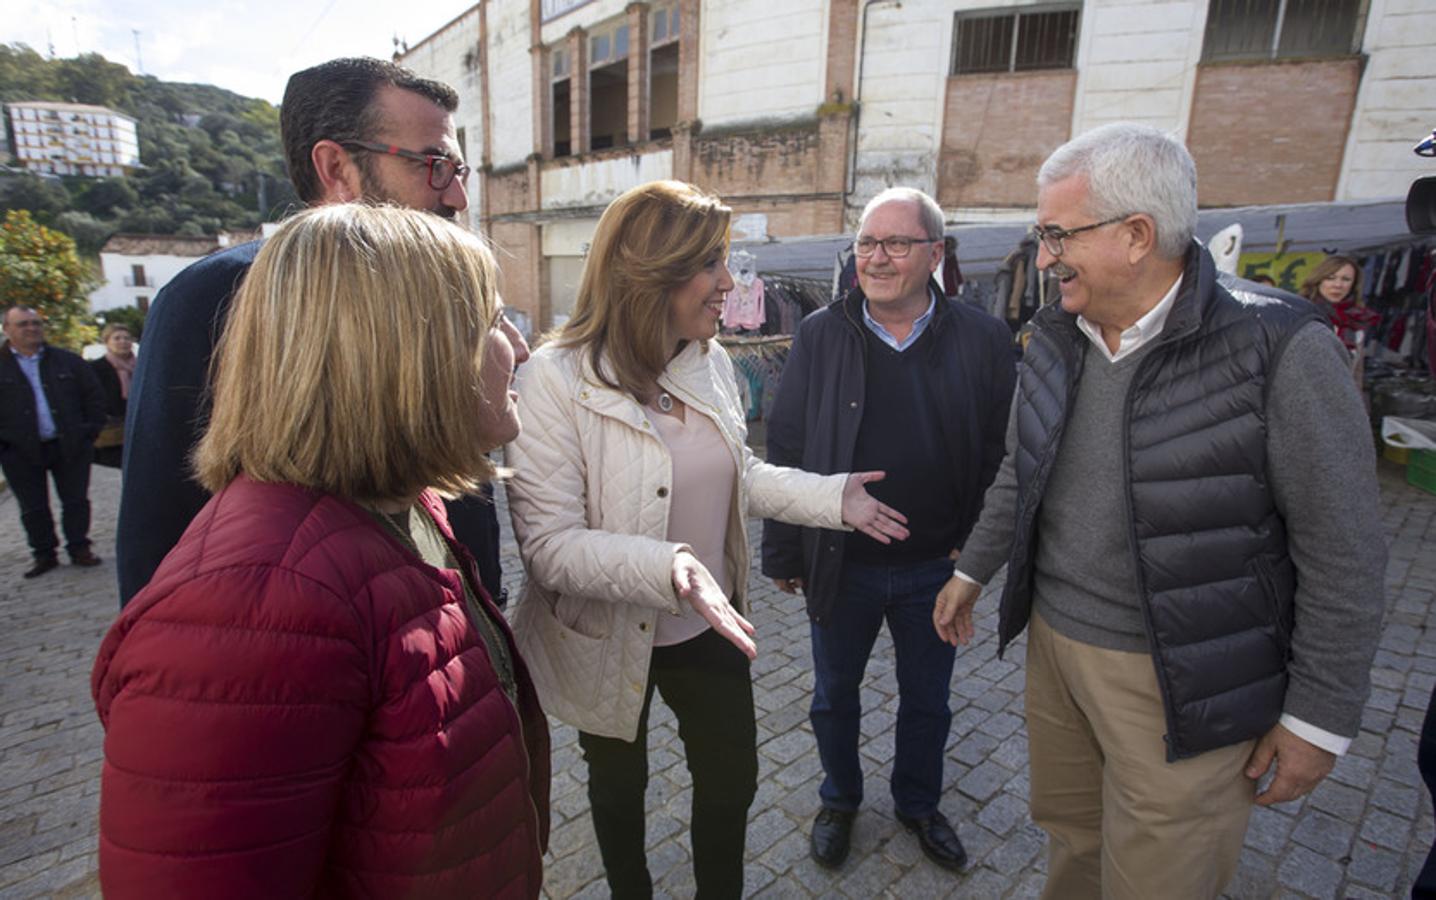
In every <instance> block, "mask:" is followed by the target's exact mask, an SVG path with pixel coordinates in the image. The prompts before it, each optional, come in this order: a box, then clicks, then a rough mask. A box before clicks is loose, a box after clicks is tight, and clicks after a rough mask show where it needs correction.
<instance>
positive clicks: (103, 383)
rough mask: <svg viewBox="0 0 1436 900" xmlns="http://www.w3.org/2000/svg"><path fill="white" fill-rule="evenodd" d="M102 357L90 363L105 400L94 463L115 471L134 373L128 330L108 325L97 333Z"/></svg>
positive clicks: (123, 437)
mask: <svg viewBox="0 0 1436 900" xmlns="http://www.w3.org/2000/svg"><path fill="white" fill-rule="evenodd" d="M100 340H101V341H103V342H104V345H105V355H104V356H102V357H100V358H99V359H93V360H90V368H92V369H94V370H95V377H96V378H98V379H99V381H100V390H101V391H102V392H103V394H104V399H105V427H104V428H103V429H102V430H101V431H100V436H99V437H97V438H95V462H97V463H99V464H100V465H102V466H110V467H112V468H115V469H118V468H119V467H120V461H121V457H122V456H123V453H124V449H125V407H126V405H127V404H128V402H129V399H130V378H131V377H132V376H133V375H134V374H135V336H134V335H133V334H131V333H130V327H129V326H128V325H124V324H122V323H120V322H111V323H110V324H108V325H106V326H105V328H104V330H103V331H101V332H100Z"/></svg>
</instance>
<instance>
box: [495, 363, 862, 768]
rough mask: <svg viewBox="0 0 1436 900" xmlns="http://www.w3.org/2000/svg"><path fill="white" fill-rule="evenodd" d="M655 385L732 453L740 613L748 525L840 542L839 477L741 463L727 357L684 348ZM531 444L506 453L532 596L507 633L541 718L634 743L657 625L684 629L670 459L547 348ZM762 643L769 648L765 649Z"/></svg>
mask: <svg viewBox="0 0 1436 900" xmlns="http://www.w3.org/2000/svg"><path fill="white" fill-rule="evenodd" d="M659 383H660V384H661V385H662V386H663V388H664V389H665V390H667V391H668V392H669V393H671V394H673V395H674V396H675V397H678V398H681V399H682V400H683V402H684V403H686V404H688V407H689V411H690V412H697V413H699V414H701V415H705V416H708V417H709V418H710V419H712V420H713V422H714V423H715V424H716V425H717V426H718V430H719V431H720V432H721V433H722V435H723V437H724V438H725V439H726V441H727V443H728V446H729V449H730V450H731V451H732V453H733V462H734V465H735V466H736V467H737V471H738V473H739V476H740V477H739V478H737V479H735V493H736V495H735V496H734V498H733V503H732V504H731V506H730V513H729V516H728V532H727V564H728V567H729V571H730V573H731V574H732V576H733V584H734V585H735V588H734V602H735V605H736V606H737V608H738V609H739V610H742V611H745V612H746V610H747V577H748V552H749V551H748V538H747V529H746V527H745V525H744V513H745V512H746V513H747V514H749V515H753V516H758V517H762V518H773V519H779V520H782V521H785V522H792V523H795V524H802V525H811V526H815V527H819V528H843V527H845V526H844V525H843V524H842V491H843V483H844V476H843V475H826V476H823V475H813V474H810V473H807V472H802V471H799V470H797V469H785V468H781V467H778V466H770V465H768V464H767V463H765V462H762V461H760V460H759V459H757V458H756V457H754V456H753V454H752V453H751V452H750V451H749V450H748V447H747V444H746V443H745V440H746V438H747V427H746V425H745V424H744V421H743V414H742V410H741V406H740V402H739V396H738V384H737V381H736V380H735V377H734V373H733V363H732V362H731V361H730V360H729V359H728V353H727V351H725V350H724V349H723V348H722V347H721V346H720V345H719V344H718V343H717V342H716V341H710V342H708V349H707V351H706V352H705V351H704V350H703V348H702V347H701V346H700V345H699V344H698V343H696V342H690V343H689V344H688V346H687V347H685V348H684V350H683V351H682V352H681V353H679V354H678V356H676V357H675V358H674V359H673V361H672V362H671V363H669V366H668V369H667V370H666V371H665V372H664V374H663V376H662V377H661V378H660V379H659ZM518 392H519V397H520V400H519V410H520V413H521V415H522V416H523V432H522V433H521V434H520V435H519V437H518V439H517V440H515V441H514V442H513V443H511V444H509V446H508V448H507V450H506V459H507V463H508V465H509V466H510V467H511V468H512V469H513V470H514V476H513V478H512V480H511V481H509V482H508V485H507V491H508V498H509V512H510V514H511V515H512V516H513V522H514V535H515V536H516V537H517V538H518V543H519V552H520V553H521V555H522V556H523V563H524V570H525V572H526V573H527V581H526V583H525V584H524V588H523V592H522V593H521V595H520V597H519V602H518V605H517V608H516V609H515V610H514V613H513V617H514V623H513V625H514V631H515V633H516V635H517V638H518V644H519V649H520V652H522V654H523V657H524V660H525V662H526V663H527V664H528V667H529V671H530V672H531V673H532V675H533V679H534V682H535V683H536V684H537V685H538V689H539V695H540V697H541V699H542V701H543V705H544V709H545V710H546V711H548V712H549V713H551V714H552V715H554V716H556V717H558V718H559V719H561V720H563V721H565V722H567V723H569V724H571V725H573V726H575V727H577V728H579V729H582V730H583V731H587V732H590V733H592V734H599V735H605V736H608V737H616V738H622V739H623V740H629V741H631V740H633V739H634V738H635V737H636V736H637V733H638V717H639V712H640V711H641V709H642V706H643V695H644V691H645V690H646V688H647V680H648V661H649V655H650V654H651V652H652V649H653V633H654V625H655V623H656V622H657V620H658V616H659V615H661V614H664V613H668V614H677V613H678V611H679V606H678V599H677V597H676V596H675V594H674V592H673V583H672V570H673V555H674V553H676V552H677V551H678V550H679V549H686V545H684V544H676V543H673V542H671V541H668V540H667V539H666V537H665V535H666V534H667V533H668V504H669V500H668V495H669V484H670V479H671V477H672V465H671V461H670V459H669V455H668V447H667V445H666V444H664V443H663V439H662V438H661V437H659V435H658V434H657V433H656V431H655V430H654V428H653V426H652V425H651V424H650V423H649V421H648V417H647V416H646V415H645V414H644V412H643V409H642V407H640V406H639V405H638V403H637V402H636V401H635V400H634V399H633V397H631V396H630V395H628V394H626V393H623V392H620V391H616V390H613V389H612V388H608V387H605V386H604V385H602V384H601V383H599V382H598V380H597V379H596V378H594V377H592V375H591V369H590V367H589V365H588V363H587V362H586V354H585V353H584V352H583V351H575V350H572V349H567V348H557V347H555V346H554V345H552V344H550V345H548V346H546V347H542V348H540V349H539V350H537V351H535V353H534V355H533V358H532V359H530V360H529V361H528V362H526V363H524V365H523V368H522V369H521V370H520V377H519V380H518ZM758 637H759V638H760V639H761V637H762V635H761V634H759V636H758Z"/></svg>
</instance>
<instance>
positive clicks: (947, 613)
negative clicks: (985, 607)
mask: <svg viewBox="0 0 1436 900" xmlns="http://www.w3.org/2000/svg"><path fill="white" fill-rule="evenodd" d="M981 593H982V585H980V584H974V583H973V582H971V581H965V580H963V579H961V578H958V577H957V576H956V575H954V576H953V577H951V578H949V579H948V580H947V584H945V585H943V586H942V590H940V591H938V592H937V602H936V603H934V604H933V607H932V627H934V628H936V629H937V636H938V637H939V638H941V639H942V640H944V641H946V642H947V643H949V644H951V645H953V646H954V647H956V646H957V645H958V644H966V643H967V642H968V641H970V640H972V634H973V629H972V607H973V606H974V605H975V604H976V603H977V595H978V594H981Z"/></svg>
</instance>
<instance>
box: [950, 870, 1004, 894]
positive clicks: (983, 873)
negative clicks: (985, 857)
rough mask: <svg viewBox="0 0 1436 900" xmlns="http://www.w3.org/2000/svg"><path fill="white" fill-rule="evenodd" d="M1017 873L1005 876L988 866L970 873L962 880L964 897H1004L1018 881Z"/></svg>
mask: <svg viewBox="0 0 1436 900" xmlns="http://www.w3.org/2000/svg"><path fill="white" fill-rule="evenodd" d="M1016 875H1017V873H1010V874H1004V873H1001V872H996V871H994V870H992V869H989V868H987V867H986V866H979V867H978V868H975V869H972V870H970V871H968V873H967V875H966V876H965V877H964V878H963V880H962V895H963V896H967V897H1002V896H1004V895H1006V894H1007V892H1008V891H1010V890H1011V889H1012V887H1013V885H1014V884H1015V883H1016V881H1017V877H1016Z"/></svg>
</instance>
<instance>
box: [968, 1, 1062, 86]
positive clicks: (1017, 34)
mask: <svg viewBox="0 0 1436 900" xmlns="http://www.w3.org/2000/svg"><path fill="white" fill-rule="evenodd" d="M955 25H956V27H955V28H954V29H953V31H954V34H953V42H952V43H953V46H952V69H951V71H952V74H954V75H969V74H977V73H981V72H1025V71H1031V70H1035V69H1070V68H1072V63H1073V60H1074V59H1075V58H1076V52H1077V25H1078V9H1077V8H1076V7H1061V8H1042V7H1037V8H1029V9H1026V10H1024V11H1022V12H1006V11H1004V12H1002V13H997V14H993V13H977V14H973V13H958V14H957V17H956V23H955Z"/></svg>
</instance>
